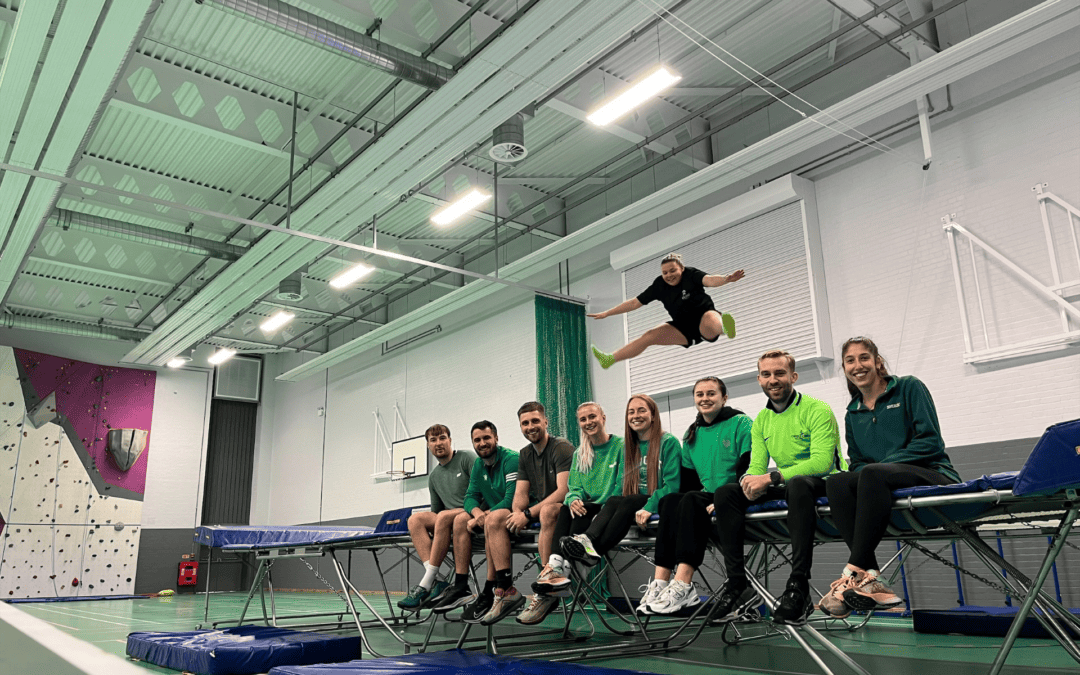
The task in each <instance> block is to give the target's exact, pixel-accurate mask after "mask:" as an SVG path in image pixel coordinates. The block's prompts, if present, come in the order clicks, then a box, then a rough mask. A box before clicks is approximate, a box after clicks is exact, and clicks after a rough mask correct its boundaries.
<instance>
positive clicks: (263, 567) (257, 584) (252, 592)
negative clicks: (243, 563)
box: [236, 560, 268, 626]
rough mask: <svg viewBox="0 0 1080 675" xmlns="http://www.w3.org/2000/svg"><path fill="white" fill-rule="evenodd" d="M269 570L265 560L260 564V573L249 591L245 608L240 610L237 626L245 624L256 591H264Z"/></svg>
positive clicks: (258, 572)
mask: <svg viewBox="0 0 1080 675" xmlns="http://www.w3.org/2000/svg"><path fill="white" fill-rule="evenodd" d="M267 569H268V568H267V565H266V561H265V560H263V561H262V562H260V563H259V571H257V572H256V573H255V581H253V582H252V584H251V588H249V589H248V594H247V600H246V601H245V602H244V608H243V609H242V610H240V620H239V621H237V622H236V625H237V626H242V625H243V624H244V617H246V616H247V611H248V607H250V606H251V599H252V598H254V597H255V589H259V590H260V591H261V590H262V580H263V576H265V575H266V570H267Z"/></svg>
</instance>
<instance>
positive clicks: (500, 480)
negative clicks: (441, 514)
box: [464, 445, 518, 513]
mask: <svg viewBox="0 0 1080 675" xmlns="http://www.w3.org/2000/svg"><path fill="white" fill-rule="evenodd" d="M495 457H496V459H495V463H494V464H492V465H491V466H488V465H487V464H486V463H485V462H484V460H482V459H480V458H477V459H476V461H475V462H473V467H472V475H471V476H470V477H469V489H468V490H466V492H465V506H464V508H465V511H467V512H468V513H472V511H473V509H485V510H487V511H497V510H498V509H508V508H510V505H511V504H512V503H513V501H514V490H515V489H516V488H517V473H518V454H517V453H516V452H514V451H513V450H510V449H509V448H504V447H503V446H501V445H500V446H497V447H496V448H495Z"/></svg>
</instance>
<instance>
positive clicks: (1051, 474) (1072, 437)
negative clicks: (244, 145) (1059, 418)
mask: <svg viewBox="0 0 1080 675" xmlns="http://www.w3.org/2000/svg"><path fill="white" fill-rule="evenodd" d="M1075 487H1080V420H1072V421H1069V422H1061V423H1059V424H1055V425H1054V426H1052V427H1050V428H1048V429H1047V430H1046V432H1045V433H1043V435H1042V438H1040V439H1039V441H1038V442H1037V443H1035V448H1034V449H1033V450H1032V451H1031V454H1030V455H1028V458H1027V461H1026V462H1024V467H1023V468H1022V469H1020V475H1018V476H1017V477H1016V485H1015V486H1014V487H1013V494H1015V495H1016V496H1018V497H1023V496H1024V495H1033V494H1034V495H1037V494H1053V493H1055V492H1059V491H1061V490H1064V489H1065V488H1075Z"/></svg>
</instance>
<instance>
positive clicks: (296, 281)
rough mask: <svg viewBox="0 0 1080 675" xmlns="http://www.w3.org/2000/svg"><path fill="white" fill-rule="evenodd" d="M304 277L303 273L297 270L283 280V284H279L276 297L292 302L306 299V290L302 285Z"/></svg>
mask: <svg viewBox="0 0 1080 675" xmlns="http://www.w3.org/2000/svg"><path fill="white" fill-rule="evenodd" d="M302 277H303V272H302V271H300V270H297V271H296V272H293V273H292V274H290V275H289V276H287V277H285V278H284V279H282V280H281V283H280V284H278V289H277V296H276V297H277V299H278V300H290V301H292V302H297V301H298V300H302V299H303V298H304V288H303V284H302V283H301V278H302Z"/></svg>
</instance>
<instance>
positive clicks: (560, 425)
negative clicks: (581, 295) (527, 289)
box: [536, 295, 592, 446]
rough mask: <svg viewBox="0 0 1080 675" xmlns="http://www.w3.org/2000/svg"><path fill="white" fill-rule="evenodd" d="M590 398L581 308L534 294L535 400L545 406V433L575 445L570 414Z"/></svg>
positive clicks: (574, 434) (576, 439) (576, 431)
mask: <svg viewBox="0 0 1080 675" xmlns="http://www.w3.org/2000/svg"><path fill="white" fill-rule="evenodd" d="M591 399H592V385H591V383H590V380H589V340H588V337H587V336H586V334H585V307H584V306H582V305H579V304H577V303H573V302H565V301H563V300H556V299H555V298H549V297H545V296H542V295H537V296H536V400H538V401H540V402H541V403H543V404H544V407H545V408H547V418H548V433H551V434H554V435H556V436H562V437H563V438H566V439H569V440H570V442H571V443H573V444H574V445H575V446H576V445H577V444H578V441H579V438H578V425H577V421H576V420H575V418H574V413H575V411H576V410H577V407H578V405H579V404H581V403H583V402H585V401H589V400H591Z"/></svg>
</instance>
